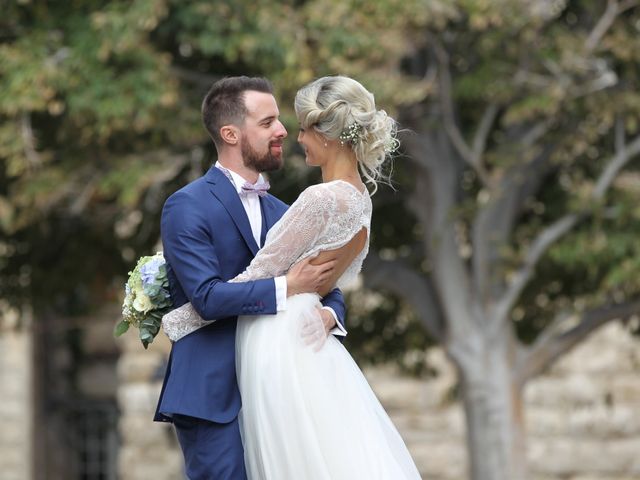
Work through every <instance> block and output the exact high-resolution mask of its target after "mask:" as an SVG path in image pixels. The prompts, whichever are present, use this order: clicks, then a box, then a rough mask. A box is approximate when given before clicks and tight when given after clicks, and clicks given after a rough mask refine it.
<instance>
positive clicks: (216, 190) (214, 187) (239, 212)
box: [206, 167, 258, 255]
mask: <svg viewBox="0 0 640 480" xmlns="http://www.w3.org/2000/svg"><path fill="white" fill-rule="evenodd" d="M206 179H207V182H208V183H209V184H211V187H210V188H209V190H210V191H211V193H212V194H213V195H214V196H215V197H216V198H217V199H218V200H219V201H220V203H221V204H222V205H223V206H224V208H225V209H226V210H227V212H228V213H229V215H230V216H231V219H232V220H233V223H235V224H236V227H237V228H238V231H239V232H240V234H241V235H242V238H243V239H244V241H245V243H246V244H247V246H248V247H249V250H251V253H253V255H255V254H256V253H258V245H256V241H255V239H254V238H253V233H251V225H250V224H249V219H248V218H247V212H245V210H244V207H243V206H242V202H241V201H240V197H239V196H238V192H237V191H236V189H235V187H234V186H233V185H232V183H231V181H230V180H229V179H228V178H227V177H225V175H224V173H222V172H221V171H220V170H219V169H218V168H216V167H211V168H210V169H209V171H208V172H207V174H206Z"/></svg>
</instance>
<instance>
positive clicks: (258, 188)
mask: <svg viewBox="0 0 640 480" xmlns="http://www.w3.org/2000/svg"><path fill="white" fill-rule="evenodd" d="M270 187H271V185H269V182H260V183H255V184H254V183H249V182H244V185H242V193H243V194H244V195H249V194H251V193H255V194H257V195H258V196H260V197H264V196H265V195H266V194H267V190H269V188H270Z"/></svg>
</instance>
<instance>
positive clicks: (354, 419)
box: [163, 180, 420, 480]
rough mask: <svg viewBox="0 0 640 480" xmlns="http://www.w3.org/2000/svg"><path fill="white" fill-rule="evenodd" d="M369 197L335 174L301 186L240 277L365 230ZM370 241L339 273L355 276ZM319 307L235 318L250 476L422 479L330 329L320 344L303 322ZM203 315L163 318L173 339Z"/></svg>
mask: <svg viewBox="0 0 640 480" xmlns="http://www.w3.org/2000/svg"><path fill="white" fill-rule="evenodd" d="M370 222H371V199H370V198H369V195H368V192H367V191H365V192H360V191H359V190H358V189H357V188H356V187H355V186H353V185H351V184H350V183H347V182H344V181H341V180H337V181H333V182H328V183H322V184H319V185H314V186H312V187H309V188H307V189H306V190H305V191H304V192H302V194H301V195H300V197H299V198H298V199H297V200H296V201H295V202H294V203H293V205H291V207H290V208H289V210H288V211H287V212H286V213H285V215H284V216H283V217H282V218H281V219H280V220H279V221H278V222H277V223H276V224H275V225H274V226H273V227H272V228H271V230H269V233H268V234H267V238H266V241H265V245H264V247H263V248H262V249H261V250H260V251H259V252H258V255H257V256H256V257H255V258H254V260H253V261H252V262H251V264H250V265H249V267H247V270H246V271H245V272H243V273H242V274H240V275H239V276H238V277H236V278H234V279H233V280H232V281H234V282H243V281H249V280H255V279H259V278H269V277H276V276H280V275H283V274H285V273H286V272H287V271H288V270H289V268H290V267H291V266H292V265H293V264H294V263H296V262H298V261H299V260H301V259H304V258H306V257H309V256H311V255H314V254H316V253H317V252H320V251H325V250H332V249H336V248H339V247H341V246H343V245H345V244H347V243H348V242H349V240H351V239H352V238H353V237H354V236H355V235H356V234H357V233H358V232H359V231H360V230H361V229H362V228H363V227H364V228H366V229H367V232H368V231H369V228H370ZM368 248H369V241H368V238H367V243H366V246H365V248H364V249H363V250H362V252H360V254H359V255H358V256H357V258H356V259H355V260H354V261H353V262H352V264H351V265H350V266H349V267H348V268H347V270H346V271H345V273H344V274H343V275H342V276H341V278H340V279H339V280H338V286H343V285H345V284H346V283H348V282H350V281H352V280H353V279H355V277H356V276H357V274H358V272H359V271H360V268H361V266H362V262H363V260H364V258H365V256H366V254H367V252H368ZM318 305H320V300H319V296H318V295H315V294H300V295H293V296H291V297H289V298H288V299H287V306H286V310H284V311H282V312H279V313H278V314H277V315H262V316H254V317H241V318H239V319H238V329H237V333H236V366H237V373H238V385H239V387H240V393H241V396H242V410H241V411H240V417H239V419H240V430H241V434H242V440H243V444H244V449H245V463H246V467H247V475H248V477H249V480H359V479H362V480H365V479H366V480H376V479H380V480H402V479H420V474H419V473H418V470H417V468H416V466H415V464H414V462H413V460H412V459H411V456H410V454H409V452H408V450H407V448H406V446H405V444H404V442H403V440H402V438H401V437H400V435H399V434H398V432H397V430H396V428H395V427H394V425H393V424H392V423H391V420H390V419H389V417H388V415H387V414H386V412H385V411H384V409H383V408H382V406H381V405H380V402H379V401H378V399H377V398H376V396H375V395H374V393H373V392H372V390H371V387H370V386H369V384H368V383H367V381H366V379H365V378H364V376H363V374H362V372H361V371H360V369H359V368H358V366H357V365H356V363H355V362H354V361H353V359H352V358H351V355H349V353H348V352H347V350H346V349H345V348H344V347H343V346H342V344H341V343H340V342H339V341H338V340H337V339H336V338H335V337H333V336H330V337H329V338H328V339H327V341H326V343H325V344H324V345H323V346H322V348H321V349H320V350H319V351H316V350H314V349H313V348H312V347H310V346H308V345H305V343H304V342H303V340H302V336H301V332H300V329H301V327H302V325H303V324H304V322H305V319H308V318H310V316H311V315H313V314H314V310H315V308H316V306H318ZM208 324H210V323H207V322H205V321H204V320H202V319H201V318H200V317H199V316H198V314H197V312H195V310H194V309H193V307H192V306H191V305H190V304H186V305H184V306H182V307H180V308H178V309H176V310H174V311H173V312H171V313H170V314H168V315H166V316H165V317H164V319H163V328H164V330H165V333H167V335H168V336H169V337H170V338H171V339H172V340H177V339H179V338H181V337H182V336H184V335H186V334H188V333H190V332H192V331H194V330H195V329H197V328H200V327H202V326H205V325H208Z"/></svg>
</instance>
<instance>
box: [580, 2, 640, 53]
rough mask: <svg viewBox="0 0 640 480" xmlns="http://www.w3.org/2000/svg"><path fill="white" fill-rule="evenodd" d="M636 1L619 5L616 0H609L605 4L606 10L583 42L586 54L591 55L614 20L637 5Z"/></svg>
mask: <svg viewBox="0 0 640 480" xmlns="http://www.w3.org/2000/svg"><path fill="white" fill-rule="evenodd" d="M638 3H639V2H638V0H627V1H624V2H622V3H619V2H618V1H617V0H609V1H608V3H607V8H606V10H605V11H604V13H603V14H602V17H600V20H598V23H596V26H595V27H594V28H593V30H591V33H589V36H588V37H587V41H586V42H585V51H586V52H587V53H591V52H592V51H593V50H594V49H595V48H596V47H597V46H598V44H599V43H600V41H601V40H602V37H604V35H605V34H606V33H607V31H608V30H609V28H611V25H613V22H614V21H615V19H616V18H617V17H618V15H620V14H621V13H622V12H624V11H625V10H629V9H630V8H633V7H635V6H636V5H638Z"/></svg>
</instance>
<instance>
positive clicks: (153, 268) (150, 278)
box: [140, 258, 164, 285]
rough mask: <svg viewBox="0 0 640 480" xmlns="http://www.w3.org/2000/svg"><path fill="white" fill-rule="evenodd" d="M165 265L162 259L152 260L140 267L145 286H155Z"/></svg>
mask: <svg viewBox="0 0 640 480" xmlns="http://www.w3.org/2000/svg"><path fill="white" fill-rule="evenodd" d="M163 264H164V260H163V259H162V258H152V259H151V260H149V261H148V262H147V263H145V264H144V265H142V267H140V278H141V279H142V284H143V285H148V284H153V283H154V282H155V279H156V275H157V274H158V270H159V269H160V266H161V265H163Z"/></svg>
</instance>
